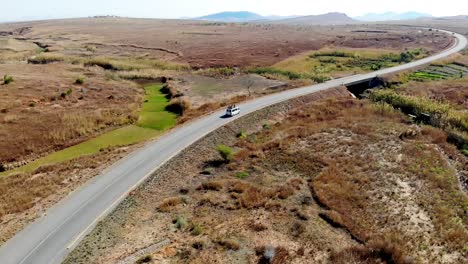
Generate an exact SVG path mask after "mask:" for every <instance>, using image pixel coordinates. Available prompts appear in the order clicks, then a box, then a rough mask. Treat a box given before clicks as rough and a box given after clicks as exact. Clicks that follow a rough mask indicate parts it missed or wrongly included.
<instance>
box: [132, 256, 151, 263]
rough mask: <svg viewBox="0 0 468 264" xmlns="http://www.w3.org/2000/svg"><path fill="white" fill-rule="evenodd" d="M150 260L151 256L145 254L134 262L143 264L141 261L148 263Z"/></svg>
mask: <svg viewBox="0 0 468 264" xmlns="http://www.w3.org/2000/svg"><path fill="white" fill-rule="evenodd" d="M151 261H153V256H151V255H146V256H143V257H141V258H139V259H138V260H137V261H136V262H135V263H136V264H143V263H150V262H151Z"/></svg>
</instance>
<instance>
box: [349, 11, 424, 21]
mask: <svg viewBox="0 0 468 264" xmlns="http://www.w3.org/2000/svg"><path fill="white" fill-rule="evenodd" d="M422 17H432V15H430V14H424V13H418V12H406V13H394V12H387V13H382V14H377V13H369V14H365V15H363V16H359V17H355V19H357V20H361V21H388V20H411V19H417V18H422Z"/></svg>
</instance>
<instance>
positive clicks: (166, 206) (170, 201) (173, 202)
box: [158, 197, 183, 212]
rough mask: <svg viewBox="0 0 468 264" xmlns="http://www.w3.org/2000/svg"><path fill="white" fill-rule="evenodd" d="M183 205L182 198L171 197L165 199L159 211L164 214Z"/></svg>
mask: <svg viewBox="0 0 468 264" xmlns="http://www.w3.org/2000/svg"><path fill="white" fill-rule="evenodd" d="M181 203H183V199H182V198H180V197H170V198H167V199H164V200H163V201H162V202H161V204H160V205H159V206H158V209H159V210H160V211H162V212H168V211H170V209H171V208H173V207H175V206H177V205H179V204H181Z"/></svg>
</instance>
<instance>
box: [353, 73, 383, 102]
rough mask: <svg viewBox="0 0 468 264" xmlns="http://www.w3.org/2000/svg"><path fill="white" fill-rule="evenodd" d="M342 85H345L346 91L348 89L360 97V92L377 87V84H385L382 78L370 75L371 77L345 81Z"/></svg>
mask: <svg viewBox="0 0 468 264" xmlns="http://www.w3.org/2000/svg"><path fill="white" fill-rule="evenodd" d="M344 85H345V86H346V88H348V91H350V92H351V93H352V94H354V95H355V96H356V97H358V98H362V94H363V93H364V92H365V91H366V90H368V89H372V88H375V87H379V86H383V85H385V81H384V80H383V79H382V78H380V77H378V76H377V77H371V78H368V79H364V80H360V81H355V82H350V83H345V84H344Z"/></svg>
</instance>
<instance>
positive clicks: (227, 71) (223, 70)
mask: <svg viewBox="0 0 468 264" xmlns="http://www.w3.org/2000/svg"><path fill="white" fill-rule="evenodd" d="M218 72H219V73H220V74H221V75H224V76H231V75H234V74H235V73H236V71H235V70H234V69H232V68H228V67H224V68H219V69H218Z"/></svg>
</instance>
